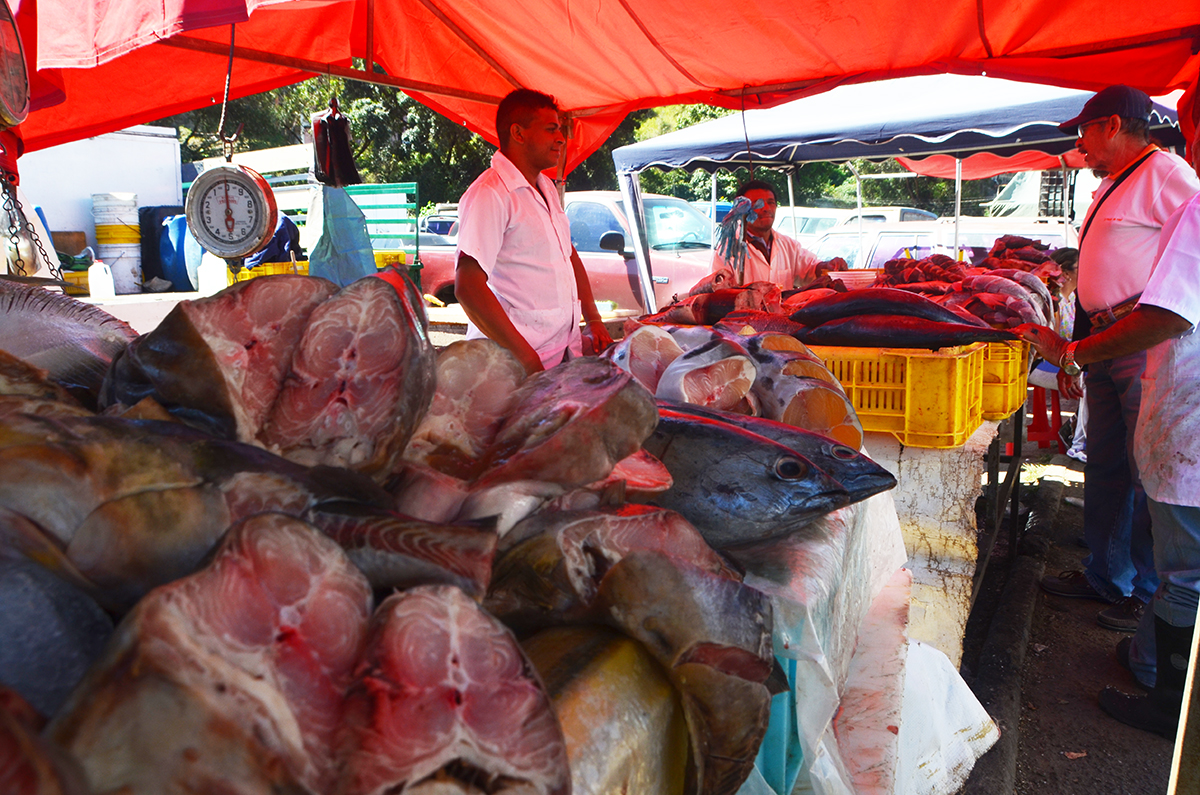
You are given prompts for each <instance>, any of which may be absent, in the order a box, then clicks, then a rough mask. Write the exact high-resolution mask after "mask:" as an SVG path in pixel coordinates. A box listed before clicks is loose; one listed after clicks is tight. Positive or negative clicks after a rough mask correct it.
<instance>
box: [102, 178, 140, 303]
mask: <svg viewBox="0 0 1200 795" xmlns="http://www.w3.org/2000/svg"><path fill="white" fill-rule="evenodd" d="M92 220H93V222H94V223H95V227H96V242H97V243H98V244H99V245H101V246H104V245H121V246H128V245H133V244H136V243H138V242H139V241H140V240H141V230H140V227H139V225H138V203H137V194H136V193H93V194H92ZM118 292H120V290H118Z"/></svg>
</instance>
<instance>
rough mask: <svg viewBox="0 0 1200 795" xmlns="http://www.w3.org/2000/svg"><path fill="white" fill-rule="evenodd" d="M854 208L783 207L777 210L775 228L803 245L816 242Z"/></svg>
mask: <svg viewBox="0 0 1200 795" xmlns="http://www.w3.org/2000/svg"><path fill="white" fill-rule="evenodd" d="M852 212H853V210H838V209H834V208H832V207H782V206H780V207H779V208H777V209H776V210H775V228H776V229H778V230H779V231H780V232H783V233H784V234H785V235H787V236H788V237H794V238H796V239H797V240H799V241H800V243H801V244H802V245H807V244H810V243H814V242H816V239H817V238H818V237H820V236H821V235H822V234H823V233H824V232H826V231H828V230H830V229H832V228H833V227H835V226H837V225H838V224H839V223H841V222H842V220H844V219H845V218H846V217H847V216H848V215H850V213H852Z"/></svg>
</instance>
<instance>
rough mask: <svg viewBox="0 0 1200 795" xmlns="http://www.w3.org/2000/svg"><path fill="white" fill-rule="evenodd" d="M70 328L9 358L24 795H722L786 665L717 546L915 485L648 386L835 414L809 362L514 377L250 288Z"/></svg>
mask: <svg viewBox="0 0 1200 795" xmlns="http://www.w3.org/2000/svg"><path fill="white" fill-rule="evenodd" d="M58 298H60V297H55V298H54V299H51V301H52V303H53V305H52V306H51V305H50V304H46V306H50V308H49V309H48V310H47V309H42V310H40V311H49V312H53V313H58V314H60V315H61V316H62V317H64V318H66V319H67V321H68V322H67V325H64V326H63V328H65V329H67V333H66V334H65V335H63V334H60V335H58V336H57V337H53V338H51V337H49V336H48V337H47V340H48V345H58V349H57V350H55V351H54V355H53V356H49V357H44V358H42V359H37V361H40V362H42V363H43V364H42V365H41V366H40V367H39V366H34V365H31V364H30V363H29V362H28V361H27V360H28V359H35V357H37V356H38V355H41V354H42V353H44V352H41V351H37V350H32V351H30V350H26V349H20V350H21V353H20V354H15V355H0V563H2V564H3V565H0V593H5V592H7V590H11V589H19V590H20V591H21V592H22V593H23V594H24V595H25V596H26V597H27V598H24V599H22V600H20V601H19V603H15V604H7V615H6V616H5V622H4V623H0V629H2V630H3V631H4V633H5V636H4V637H3V638H2V642H0V646H3V653H0V685H5V686H7V687H9V688H13V689H11V690H10V689H5V688H4V687H0V760H3V762H0V791H3V792H6V793H8V792H13V793H22V794H23V793H49V792H59V793H73V794H74V793H79V794H80V795H86V793H97V794H98V793H101V792H124V793H130V794H131V795H136V794H137V793H184V792H194V791H197V790H202V791H213V792H218V791H219V792H229V793H268V792H296V793H337V795H357V793H373V794H374V793H379V794H382V793H461V794H462V795H468V794H474V793H484V792H486V793H505V792H506V793H514V794H515V793H539V794H540V793H545V794H547V795H551V794H557V793H567V792H569V791H571V790H574V791H575V792H576V793H585V792H597V793H599V792H612V791H632V790H636V791H639V792H652V791H679V782H683V783H684V786H683V789H682V791H683V792H686V793H705V794H706V795H707V794H708V793H732V792H735V791H736V790H737V789H738V787H739V786H740V785H741V783H742V782H743V781H744V780H745V779H746V777H747V776H748V775H749V773H750V771H751V769H752V767H753V764H754V759H755V756H756V754H757V751H758V746H759V744H760V743H761V741H762V738H763V736H764V734H765V731H766V723H767V717H768V714H769V711H770V709H769V707H770V697H771V693H772V692H773V688H774V687H775V685H776V684H777V681H778V671H777V670H776V669H775V667H774V665H773V655H772V641H771V632H772V617H771V606H770V602H769V600H768V599H767V598H766V597H764V596H763V594H761V593H760V592H758V591H757V590H755V589H753V588H750V587H749V586H747V585H745V584H744V583H743V582H742V576H741V573H740V569H739V568H738V567H737V566H736V565H735V564H732V563H731V562H730V560H731V558H729V557H727V552H728V551H731V550H737V551H743V550H746V549H752V548H753V547H754V545H756V544H760V543H763V542H764V541H769V540H771V539H776V538H780V537H783V536H787V535H792V534H796V533H808V532H815V531H813V530H812V529H811V528H812V526H813V525H812V520H813V519H815V518H817V517H819V516H821V515H823V514H825V513H827V512H829V511H832V510H836V509H838V508H841V507H843V506H846V505H849V504H851V503H853V502H856V501H859V500H862V499H865V498H867V497H869V496H871V495H873V494H876V493H879V492H881V491H883V490H886V489H888V488H891V487H893V486H894V485H895V480H894V478H892V477H891V475H889V474H888V473H887V472H886V471H884V470H883V469H882V468H880V467H879V466H878V465H876V464H874V462H872V461H870V459H868V458H866V457H864V456H863V455H862V454H861V453H859V451H858V445H857V444H855V445H853V446H851V445H848V444H844V443H841V442H839V441H838V440H837V439H836V438H830V437H829V436H824V435H820V434H818V433H814V432H812V431H811V429H809V430H804V429H803V428H797V427H792V426H791V425H788V424H783V423H781V422H776V421H773V420H771V419H766V418H765V417H764V418H752V417H746V416H739V415H736V414H730V413H726V412H723V411H720V410H716V409H712V408H703V407H699V406H683V405H678V404H673V403H672V404H668V403H665V402H658V403H656V401H655V397H654V394H653V393H652V391H651V390H650V389H648V388H647V387H646V386H644V385H643V384H644V383H645V382H644V381H643V379H647V380H649V381H653V382H655V385H656V388H657V387H659V386H661V385H662V384H664V383H670V384H674V385H675V386H672V387H670V389H674V390H677V391H679V392H681V393H684V394H689V395H693V394H698V393H700V392H703V391H704V390H705V389H709V388H708V387H706V386H704V383H705V380H706V376H705V375H703V373H704V372H705V370H706V368H712V369H713V372H717V371H720V372H721V373H722V374H723V375H722V378H726V377H727V376H729V374H732V376H731V377H729V378H728V380H732V381H733V382H736V383H735V385H734V386H733V387H732V388H731V389H732V391H731V392H729V394H725V392H726V391H728V390H726V389H725V388H724V387H722V388H717V389H709V391H710V393H711V394H712V396H713V399H712V401H710V406H711V405H716V404H718V403H719V404H722V405H724V403H726V402H728V401H730V400H733V398H734V395H738V397H737V398H736V400H734V403H735V405H736V404H741V403H746V404H749V403H750V402H755V403H756V404H757V405H759V406H760V407H761V412H762V413H763V414H764V415H767V416H769V415H771V414H777V415H780V416H784V417H785V418H787V419H788V420H789V421H791V422H793V423H798V424H800V425H804V424H805V422H807V421H808V420H806V417H812V416H820V417H827V416H831V412H830V411H829V409H828V408H822V406H824V405H825V403H832V404H837V405H841V403H842V402H844V396H840V397H839V395H840V392H839V390H840V387H838V386H837V384H836V380H835V379H832V377H831V376H829V375H828V373H827V372H824V368H823V367H822V366H820V363H819V362H818V361H816V360H815V357H812V356H811V354H808V353H807V351H806V349H805V348H804V346H803V345H801V344H800V343H798V342H796V340H795V339H793V338H791V337H787V336H782V337H781V336H780V335H758V336H749V337H745V336H743V337H741V338H738V336H737V335H733V334H729V333H728V332H718V331H713V330H709V329H697V328H692V329H689V330H688V331H689V332H690V334H691V337H688V336H687V334H685V333H683V332H682V331H679V332H677V334H676V336H672V334H670V333H668V332H667V331H665V330H663V329H660V328H657V327H653V326H647V327H646V328H645V329H644V330H642V331H640V332H639V334H638V335H636V336H637V346H636V347H634V345H633V341H630V342H629V344H627V345H626V347H625V348H624V351H625V353H626V354H628V355H627V356H625V357H624V359H621V360H620V361H614V360H616V359H620V357H619V356H614V357H613V359H609V358H582V359H575V360H572V361H570V362H567V363H564V364H562V365H560V366H558V367H555V368H553V369H551V370H548V371H546V372H543V373H539V374H537V375H534V376H531V377H528V378H527V377H525V375H524V373H523V371H522V369H521V368H520V366H519V365H518V364H517V363H516V361H515V359H513V357H512V356H511V354H509V353H508V352H507V351H505V350H503V349H502V348H500V347H499V346H497V345H495V344H494V343H491V342H489V341H486V340H476V341H469V342H459V343H455V344H454V345H451V346H449V347H447V348H446V349H444V350H442V351H441V352H440V353H439V352H436V351H435V350H434V349H433V347H432V346H431V345H430V343H429V339H428V334H427V332H426V325H425V319H424V314H423V310H422V309H421V308H420V304H419V301H418V300H417V296H416V293H415V290H413V289H412V287H411V285H407V284H405V285H402V290H397V289H394V288H393V287H392V286H390V285H388V284H387V283H385V282H383V281H382V280H378V279H363V280H360V281H358V282H355V283H354V284H352V285H350V286H349V287H347V288H344V289H343V290H340V291H339V290H338V289H337V288H336V287H334V286H333V285H331V284H330V283H328V282H324V281H322V280H319V279H310V278H308V277H299V276H268V277H260V278H259V279H255V280H251V281H249V282H243V283H240V284H239V285H237V286H235V287H231V288H229V289H228V290H226V291H223V292H222V293H219V294H217V295H216V296H213V297H211V298H207V299H200V300H197V301H192V302H184V303H182V304H180V305H179V306H178V307H177V308H176V309H175V310H173V312H172V313H171V314H170V315H169V316H168V318H167V319H166V320H164V322H163V323H162V324H161V325H160V326H159V327H158V328H157V329H155V330H154V331H152V332H150V333H149V334H146V335H144V336H141V337H137V338H136V339H134V338H133V335H131V334H130V333H128V331H127V329H126V328H125V327H123V326H121V325H120V324H119V323H118V322H116V321H112V319H111V318H108V317H107V316H105V315H103V313H99V312H95V313H93V312H90V311H88V310H81V309H79V308H78V307H76V306H74V304H75V302H73V301H71V300H70V299H65V298H64V299H62V301H61V302H60V301H59V300H58ZM35 299H40V296H33V295H30V296H28V297H27V298H26V299H24V300H25V301H26V303H25V304H22V306H28V305H29V304H28V302H29V301H33V300H35ZM39 306H42V305H41V304H39ZM22 321H23V318H22V317H21V316H20V315H18V314H14V313H11V312H10V313H9V314H0V341H6V340H8V339H12V338H15V337H19V336H21V335H20V334H19V333H17V329H19V325H20V323H21V322H22ZM53 326H54V324H53V323H51V324H49V325H48V327H53ZM113 329H116V331H115V332H114V331H113ZM114 333H115V335H116V339H115V340H114V338H113V335H114ZM677 337H678V338H679V339H685V338H686V339H687V352H686V353H685V352H684V347H683V346H681V345H680V344H679V343H678V342H676V338H677ZM121 338H125V341H124V343H122V342H121ZM672 345H674V346H675V348H677V349H678V350H674V349H672V347H671V346H672ZM14 347H15V345H14ZM34 347H36V346H34ZM8 353H9V354H12V353H13V352H12V351H9V352H8ZM672 354H674V355H672ZM693 354H694V355H693ZM739 357H740V359H741V361H738V359H739ZM668 359H669V361H667V360H668ZM729 359H734V360H735V361H732V362H726V360H729ZM679 361H682V363H680V364H679V365H678V366H677V367H676V368H675V370H672V369H671V368H672V367H674V366H675V364H676V362H679ZM722 362H726V363H725V364H721V363H722ZM714 366H716V367H714ZM634 369H636V371H637V373H636V377H635V374H632V370H634ZM739 372H740V376H739V375H738V373H739ZM822 372H823V373H824V374H823V375H822ZM79 373H84V374H86V377H81V376H79V375H78V374H79ZM96 373H100V374H101V376H100V377H99V378H97V377H95V374H96ZM763 373H767V376H766V378H765V379H764V378H763V377H762V374H763ZM752 374H753V377H752ZM668 376H669V377H668ZM739 378H740V380H739ZM768 380H770V381H777V382H780V383H788V384H790V386H788V387H786V388H784V389H779V390H774V391H772V389H771V388H770V386H769V385H767V384H766V381H768ZM760 381H761V382H762V383H759V382H760ZM808 382H813V383H820V384H822V386H820V387H814V386H812V384H810V383H808ZM756 384H758V386H759V388H758V391H757V392H756V391H755V385H756ZM809 392H811V393H812V395H808V393H809ZM718 393H721V394H718ZM813 395H817V396H818V397H813ZM789 396H790V397H789ZM797 396H802V399H799V400H797ZM831 396H832V397H831ZM834 398H837V399H836V400H835V399H834ZM96 407H104V410H103V413H99V414H98V413H96V412H95V410H94V409H95V408H96ZM849 413H850V415H851V416H852V413H853V412H852V410H851V411H850V412H849ZM822 422H827V420H822ZM855 422H856V421H855ZM855 422H852V423H849V425H848V426H847V425H846V423H843V426H839V427H851V426H853V425H854V424H855ZM834 430H837V428H834ZM857 433H858V435H857V436H856V437H855V439H861V430H859V431H858V432H857ZM68 616H69V617H71V620H70V621H69V622H68V623H69V626H64V621H66V620H67V619H66V617H68ZM114 621H115V628H114ZM48 654H49V655H53V656H55V657H62V658H63V659H64V660H69V661H70V664H63V665H46V664H45V663H44V658H45V657H46V656H47V655H48ZM85 672H86V673H85ZM81 677H82V678H81ZM597 699H599V700H600V701H601V702H603V703H605V704H607V706H608V707H609V708H611V709H614V710H617V711H616V712H605V711H604V710H603V708H601V710H600V711H598V709H597V704H598V701H597ZM47 719H48V720H49V722H48V724H47ZM605 726H608V727H609V728H608V729H607V730H603V731H599V730H598V729H599V728H603V727H605ZM614 727H615V728H614ZM631 788H632V789H631Z"/></svg>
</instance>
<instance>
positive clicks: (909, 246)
mask: <svg viewBox="0 0 1200 795" xmlns="http://www.w3.org/2000/svg"><path fill="white" fill-rule="evenodd" d="M1003 235H1020V236H1022V237H1028V238H1030V239H1032V240H1037V241H1040V242H1041V243H1044V244H1045V245H1048V246H1049V247H1050V248H1052V249H1055V248H1062V247H1063V246H1075V245H1077V244H1078V235H1077V234H1076V232H1075V227H1073V226H1070V225H1068V226H1067V230H1066V233H1065V234H1064V233H1063V223H1062V219H1046V220H1037V219H1034V218H975V217H968V218H959V229H958V246H959V257H958V258H959V259H962V260H964V261H970V262H972V263H977V262H980V261H981V260H983V259H984V258H985V257H986V256H987V253H988V251H989V250H990V249H991V247H992V245H993V244H994V243H995V242H996V238H998V237H1001V236H1003ZM810 250H811V251H812V252H813V253H814V254H816V255H817V257H819V258H820V259H821V260H830V259H833V258H834V257H841V258H842V259H844V260H845V261H846V265H847V267H849V268H882V267H883V265H884V263H886V262H887V261H888V260H892V259H903V258H909V259H922V258H924V257H928V256H929V255H930V254H938V253H940V254H945V255H947V256H951V257H953V256H955V253H954V219H953V218H939V219H938V220H936V221H930V222H924V223H914V222H911V221H910V222H905V223H899V222H897V223H874V224H864V225H863V233H862V240H861V251H862V256H861V258H860V256H859V251H860V241H859V234H858V228H857V224H856V225H854V226H853V227H851V226H839V227H838V228H836V229H833V230H830V231H829V232H826V233H825V234H824V235H822V236H821V238H820V239H819V240H818V241H817V242H816V243H815V244H813V246H812V248H811V249H810Z"/></svg>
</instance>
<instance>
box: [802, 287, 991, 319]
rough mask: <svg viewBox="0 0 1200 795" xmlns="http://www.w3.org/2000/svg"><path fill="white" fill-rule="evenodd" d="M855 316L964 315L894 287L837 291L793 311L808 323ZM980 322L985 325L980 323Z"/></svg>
mask: <svg viewBox="0 0 1200 795" xmlns="http://www.w3.org/2000/svg"><path fill="white" fill-rule="evenodd" d="M855 315H906V316H908V317H920V318H925V319H926V320H937V321H940V322H942V323H962V322H963V318H962V316H960V315H956V314H955V313H953V312H951V311H950V310H949V309H946V308H945V307H944V306H940V305H939V304H936V303H934V302H933V301H930V300H929V299H928V298H926V297H925V296H923V295H918V294H916V293H913V292H909V291H907V290H897V289H896V288H894V287H866V288H864V289H862V290H851V291H849V292H845V293H834V294H833V295H830V296H826V297H825V298H822V299H820V300H817V301H812V302H810V303H807V304H805V305H804V306H802V307H800V308H799V309H797V310H796V311H794V312H792V314H791V319H792V320H794V321H796V322H797V323H803V324H804V325H806V326H820V325H821V324H823V323H828V322H829V321H830V320H837V319H839V318H844V317H853V316H855ZM978 325H981V326H982V325H983V324H982V323H979V324H978Z"/></svg>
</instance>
